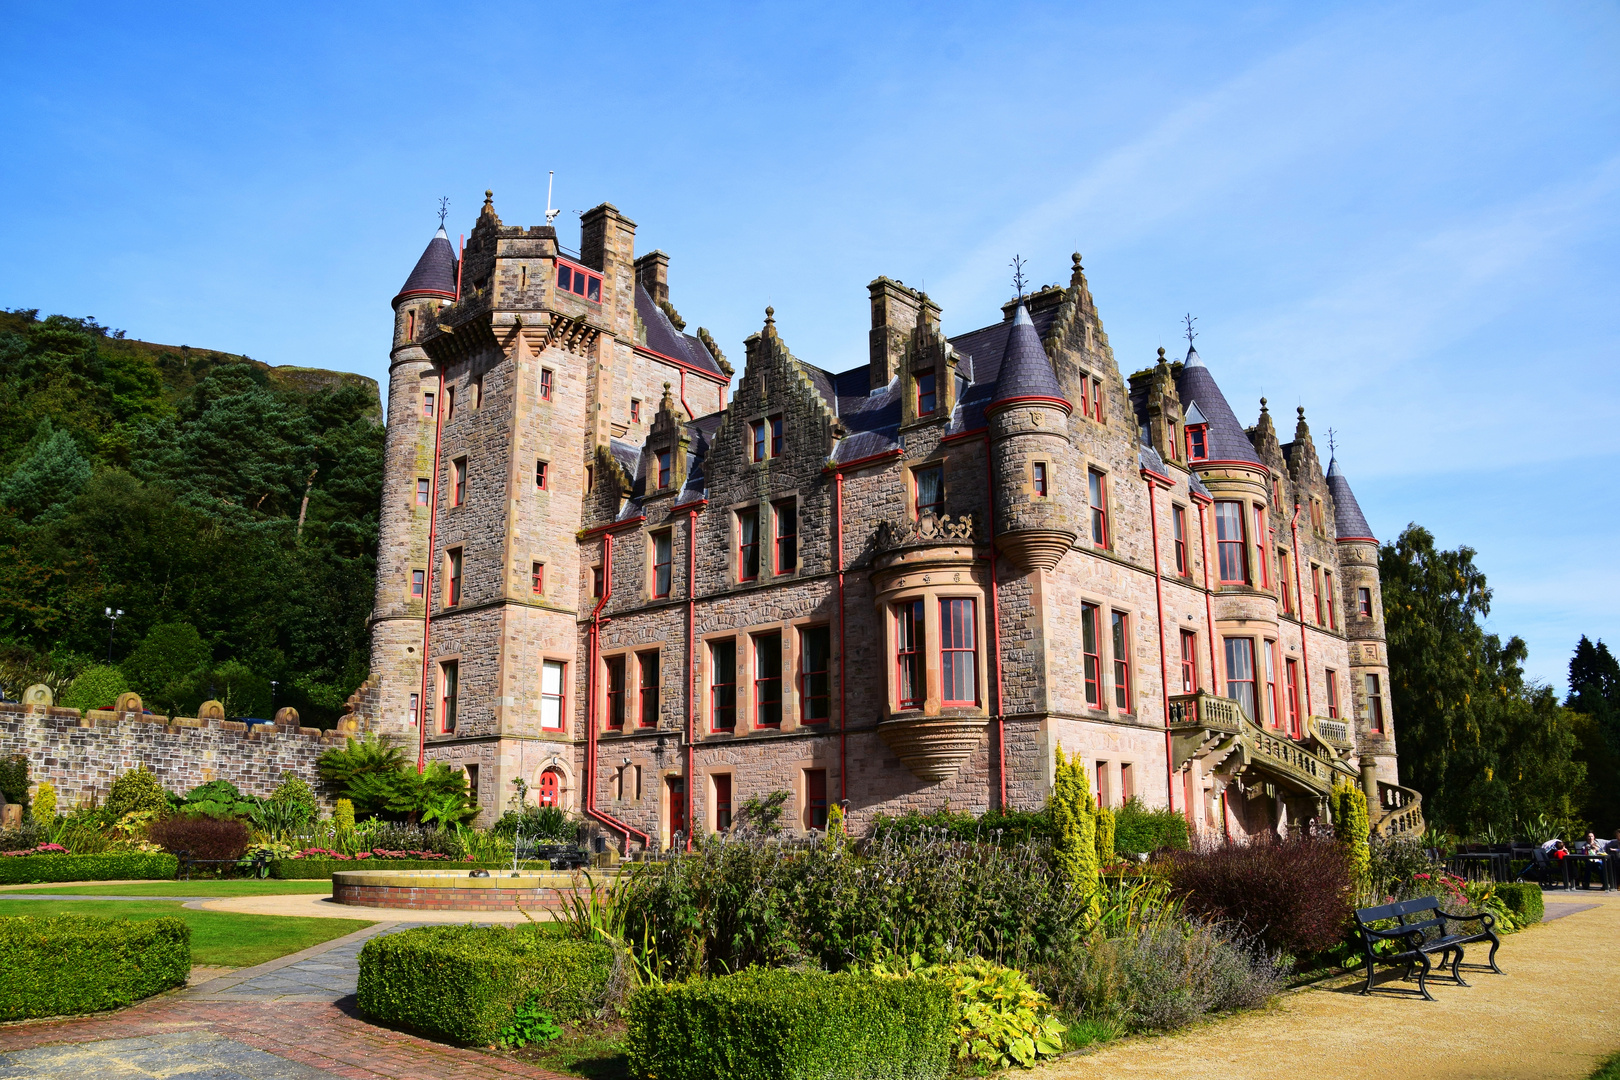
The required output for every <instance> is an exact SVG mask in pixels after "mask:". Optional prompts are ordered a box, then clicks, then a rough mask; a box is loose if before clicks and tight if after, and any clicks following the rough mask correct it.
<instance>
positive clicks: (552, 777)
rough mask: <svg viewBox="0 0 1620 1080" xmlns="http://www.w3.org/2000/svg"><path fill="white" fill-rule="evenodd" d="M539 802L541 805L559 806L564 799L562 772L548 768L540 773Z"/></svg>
mask: <svg viewBox="0 0 1620 1080" xmlns="http://www.w3.org/2000/svg"><path fill="white" fill-rule="evenodd" d="M538 798H539V802H540V805H541V806H558V805H560V803H561V799H562V774H561V773H559V772H558V771H557V770H556V769H547V770H546V771H545V772H543V773H541V774H540V793H539V797H538Z"/></svg>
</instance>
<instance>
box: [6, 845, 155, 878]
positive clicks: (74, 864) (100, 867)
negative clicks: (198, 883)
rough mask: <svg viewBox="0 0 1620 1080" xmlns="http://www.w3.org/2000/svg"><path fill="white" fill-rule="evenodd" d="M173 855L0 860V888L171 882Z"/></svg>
mask: <svg viewBox="0 0 1620 1080" xmlns="http://www.w3.org/2000/svg"><path fill="white" fill-rule="evenodd" d="M178 864H179V861H178V860H177V859H176V858H175V857H174V856H173V855H166V854H147V853H145V852H127V851H126V852H109V853H106V854H101V855H21V856H18V857H16V858H10V859H0V885H25V884H28V883H29V882H35V881H39V882H45V881H145V880H151V881H165V880H166V881H173V880H174V875H175V870H176V868H177V866H178Z"/></svg>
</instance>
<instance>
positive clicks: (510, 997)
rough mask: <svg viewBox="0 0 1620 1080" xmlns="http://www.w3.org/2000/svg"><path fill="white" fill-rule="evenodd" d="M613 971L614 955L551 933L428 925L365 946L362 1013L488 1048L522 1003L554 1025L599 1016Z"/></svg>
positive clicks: (524, 928)
mask: <svg viewBox="0 0 1620 1080" xmlns="http://www.w3.org/2000/svg"><path fill="white" fill-rule="evenodd" d="M613 967H614V956H613V949H612V948H611V947H609V946H607V945H603V944H599V943H595V942H586V941H571V940H566V939H563V938H560V937H559V936H558V930H557V929H556V928H554V927H550V926H544V925H529V926H517V927H505V926H428V927H423V928H420V929H417V930H406V931H403V932H401V933H398V934H389V935H387V936H386V937H379V938H372V939H371V940H370V941H368V942H366V944H365V947H364V948H363V949H361V950H360V987H359V1005H360V1011H361V1012H363V1013H365V1014H366V1015H368V1016H371V1017H374V1018H376V1019H378V1020H382V1021H384V1022H386V1023H390V1024H398V1025H400V1026H403V1027H408V1028H412V1029H414V1030H417V1031H421V1032H424V1033H426V1034H429V1035H432V1036H435V1037H437V1038H440V1039H444V1040H446V1041H448V1042H453V1043H459V1044H462V1045H468V1046H487V1045H489V1044H491V1043H494V1042H495V1041H497V1040H498V1039H499V1038H500V1037H501V1032H502V1029H504V1028H506V1027H507V1026H508V1025H509V1024H511V1023H512V1021H513V1018H514V1017H515V1016H516V1014H517V1011H518V1009H519V1007H520V1006H523V1005H526V1004H527V1005H530V1006H531V1007H532V1008H535V1009H543V1010H544V1011H545V1012H547V1013H549V1014H551V1016H553V1017H555V1018H556V1019H558V1020H577V1019H580V1018H582V1017H585V1016H589V1015H592V1014H593V1013H596V1012H597V1011H598V1010H600V1009H601V1008H602V1006H603V1005H604V1003H605V996H606V993H607V988H608V982H609V979H610V977H611V975H612V973H613Z"/></svg>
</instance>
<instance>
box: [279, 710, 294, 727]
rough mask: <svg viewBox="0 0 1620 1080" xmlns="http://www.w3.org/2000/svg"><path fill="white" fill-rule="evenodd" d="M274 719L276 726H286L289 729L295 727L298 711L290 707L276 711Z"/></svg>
mask: <svg viewBox="0 0 1620 1080" xmlns="http://www.w3.org/2000/svg"><path fill="white" fill-rule="evenodd" d="M275 719H276V723H277V724H286V725H288V726H289V727H297V726H298V710H297V709H295V708H293V707H292V706H290V705H289V706H287V707H285V708H281V709H277V710H276V718H275Z"/></svg>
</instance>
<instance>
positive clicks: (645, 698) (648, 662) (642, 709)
mask: <svg viewBox="0 0 1620 1080" xmlns="http://www.w3.org/2000/svg"><path fill="white" fill-rule="evenodd" d="M636 674H637V676H638V678H637V685H636V691H637V695H638V698H637V701H636V719H637V721H638V722H639V723H640V725H641V726H642V727H644V728H650V727H657V726H658V653H657V651H656V650H655V651H653V652H644V653H637V654H636Z"/></svg>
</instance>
